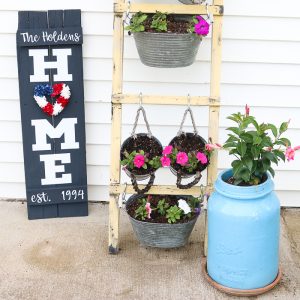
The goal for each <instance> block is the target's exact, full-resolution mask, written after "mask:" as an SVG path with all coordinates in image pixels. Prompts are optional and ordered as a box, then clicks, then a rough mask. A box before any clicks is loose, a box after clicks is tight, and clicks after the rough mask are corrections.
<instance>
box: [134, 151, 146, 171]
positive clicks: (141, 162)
mask: <svg viewBox="0 0 300 300" xmlns="http://www.w3.org/2000/svg"><path fill="white" fill-rule="evenodd" d="M144 163H145V157H144V155H142V154H137V155H136V156H135V157H134V160H133V164H134V165H135V166H136V167H137V168H139V169H140V168H141V167H142V166H143V165H144Z"/></svg>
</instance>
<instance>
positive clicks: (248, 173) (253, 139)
mask: <svg viewBox="0 0 300 300" xmlns="http://www.w3.org/2000/svg"><path fill="white" fill-rule="evenodd" d="M228 119H229V120H232V121H233V122H235V123H236V126H235V127H229V128H227V130H228V131H230V132H231V133H230V134H228V136H229V137H228V139H227V141H226V142H225V144H224V145H223V148H224V149H227V150H229V154H231V155H234V156H235V157H236V159H235V160H234V161H233V162H232V164H231V166H232V168H233V177H234V184H236V185H238V184H240V183H242V182H243V183H247V184H250V185H256V184H259V183H260V182H261V180H262V178H263V175H264V174H265V173H266V172H267V171H269V172H270V173H271V174H272V175H273V176H274V175H275V172H274V170H273V168H272V167H271V164H272V163H275V164H276V165H277V164H278V162H279V161H280V160H282V161H285V155H284V150H285V147H287V146H290V144H291V143H290V141H289V140H288V139H287V138H284V137H282V136H281V135H282V134H283V133H284V132H285V131H286V130H287V129H288V122H283V123H282V124H281V126H280V128H279V129H278V128H276V126H274V125H273V124H265V123H262V124H258V123H257V121H256V120H255V118H254V117H253V116H249V115H242V114H241V113H236V114H232V115H231V116H229V117H228ZM282 146H283V147H282Z"/></svg>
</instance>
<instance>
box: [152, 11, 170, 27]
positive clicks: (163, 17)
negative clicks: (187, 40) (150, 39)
mask: <svg viewBox="0 0 300 300" xmlns="http://www.w3.org/2000/svg"><path fill="white" fill-rule="evenodd" d="M151 28H153V29H155V30H156V31H157V32H162V31H167V30H168V29H167V14H166V13H162V12H159V11H157V12H156V14H155V15H153V17H152V23H151Z"/></svg>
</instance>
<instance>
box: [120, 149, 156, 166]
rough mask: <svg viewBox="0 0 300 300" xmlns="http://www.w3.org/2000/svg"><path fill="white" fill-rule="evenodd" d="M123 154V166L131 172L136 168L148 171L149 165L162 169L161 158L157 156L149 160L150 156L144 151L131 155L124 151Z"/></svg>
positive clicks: (134, 152)
mask: <svg viewBox="0 0 300 300" xmlns="http://www.w3.org/2000/svg"><path fill="white" fill-rule="evenodd" d="M123 154H124V156H125V158H124V159H122V160H121V165H122V166H125V167H126V168H127V169H129V170H132V169H134V168H138V169H140V168H143V169H145V170H147V169H148V165H150V166H151V167H152V168H154V169H158V168H160V167H161V162H160V157H159V156H155V157H153V158H152V159H149V158H148V157H149V154H147V153H145V151H144V150H139V151H132V152H131V153H128V152H127V151H124V152H123Z"/></svg>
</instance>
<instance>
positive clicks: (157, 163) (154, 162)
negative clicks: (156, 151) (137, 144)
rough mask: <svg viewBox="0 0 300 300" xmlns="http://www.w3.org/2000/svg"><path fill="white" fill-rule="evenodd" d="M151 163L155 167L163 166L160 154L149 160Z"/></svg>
mask: <svg viewBox="0 0 300 300" xmlns="http://www.w3.org/2000/svg"><path fill="white" fill-rule="evenodd" d="M149 165H150V166H151V167H153V168H154V169H158V168H160V167H161V161H160V157H159V156H155V157H153V158H152V159H151V160H149Z"/></svg>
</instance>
